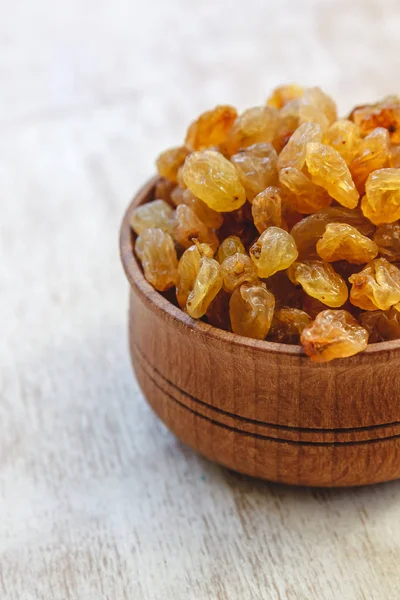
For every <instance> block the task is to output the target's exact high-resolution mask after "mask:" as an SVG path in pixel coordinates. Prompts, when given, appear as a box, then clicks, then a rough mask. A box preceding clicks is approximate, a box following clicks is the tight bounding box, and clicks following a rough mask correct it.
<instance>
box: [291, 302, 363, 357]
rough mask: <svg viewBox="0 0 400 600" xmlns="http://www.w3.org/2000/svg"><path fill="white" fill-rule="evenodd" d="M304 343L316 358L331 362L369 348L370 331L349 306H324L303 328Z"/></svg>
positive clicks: (309, 354)
mask: <svg viewBox="0 0 400 600" xmlns="http://www.w3.org/2000/svg"><path fill="white" fill-rule="evenodd" d="M301 343H302V344H303V347H304V351H305V353H306V354H308V356H310V357H311V360H312V361H313V362H327V361H329V360H333V359H334V358H346V357H348V356H353V355H354V354H357V353H358V352H362V351H363V350H365V348H366V347H367V345H368V331H367V330H366V329H364V327H362V326H361V325H360V324H359V323H358V322H357V321H356V319H355V318H354V317H353V316H352V315H351V314H350V313H349V312H347V311H346V310H324V311H322V312H320V313H319V314H318V315H317V316H316V318H315V321H313V322H312V323H311V325H308V326H307V327H306V328H305V329H304V330H303V333H302V334H301Z"/></svg>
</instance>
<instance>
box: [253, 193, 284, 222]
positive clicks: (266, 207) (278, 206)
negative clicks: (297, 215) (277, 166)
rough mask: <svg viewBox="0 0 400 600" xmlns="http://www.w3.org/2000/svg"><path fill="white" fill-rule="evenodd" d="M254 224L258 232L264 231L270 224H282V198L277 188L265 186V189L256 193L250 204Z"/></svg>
mask: <svg viewBox="0 0 400 600" xmlns="http://www.w3.org/2000/svg"><path fill="white" fill-rule="evenodd" d="M251 213H252V215H253V220H254V225H255V226H256V227H257V230H258V232H259V233H262V232H263V231H265V230H266V229H267V228H268V227H271V225H273V226H275V227H281V226H282V200H281V196H280V194H279V188H276V187H267V189H266V190H264V191H263V192H260V193H259V194H257V196H256V197H255V198H254V200H253V202H252V205H251Z"/></svg>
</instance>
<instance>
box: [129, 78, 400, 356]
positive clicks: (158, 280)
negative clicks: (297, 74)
mask: <svg viewBox="0 0 400 600" xmlns="http://www.w3.org/2000/svg"><path fill="white" fill-rule="evenodd" d="M157 168H158V171H159V173H160V175H161V177H160V178H159V181H158V182H157V183H156V184H155V187H154V193H153V194H152V195H151V194H149V198H150V197H152V198H153V200H152V201H149V202H148V203H147V204H145V205H142V206H140V207H139V208H137V209H135V210H134V211H133V212H132V214H131V227H132V230H133V232H134V234H138V237H137V240H136V244H135V248H136V254H137V256H138V258H139V259H140V260H141V262H142V265H143V270H144V274H145V277H146V278H147V279H148V280H149V281H150V282H151V283H152V284H153V285H154V287H155V288H156V289H159V290H160V291H165V290H169V289H170V288H173V287H176V292H174V291H170V292H167V293H166V294H164V296H165V298H166V299H168V300H171V301H174V299H175V298H174V294H176V299H177V302H178V304H179V306H180V307H181V308H182V309H183V310H185V311H186V312H188V314H189V315H191V316H192V317H194V318H203V319H204V321H206V322H207V323H209V324H211V325H214V326H215V327H220V328H223V329H226V330H230V329H232V330H233V331H234V332H235V333H239V334H241V335H247V336H250V337H254V338H258V339H265V338H266V336H268V337H267V339H269V340H273V341H275V342H281V343H298V342H299V336H301V338H302V342H303V344H304V346H305V350H306V352H307V353H308V354H310V356H311V358H312V360H315V361H324V360H331V359H332V358H338V357H344V356H350V355H351V354H354V353H355V352H358V351H361V350H363V349H364V348H365V345H366V343H367V337H368V333H369V334H370V342H378V341H382V340H387V339H400V99H399V98H397V97H394V96H391V97H388V98H385V99H384V100H383V101H381V102H379V103H377V104H371V105H365V106H362V107H360V106H359V107H356V108H355V109H354V110H353V112H352V113H351V115H350V116H349V118H348V119H340V120H338V118H337V111H336V105H335V103H334V102H333V100H332V99H331V98H330V97H329V96H327V95H326V94H325V93H324V92H322V90H320V89H319V88H316V87H314V88H306V89H303V88H301V87H300V86H296V85H294V84H290V85H287V86H281V87H279V88H277V89H276V90H275V91H274V92H273V94H272V95H271V96H270V98H269V99H268V101H267V105H266V106H256V107H253V108H250V109H248V110H246V111H244V112H243V113H242V114H240V115H239V116H238V115H237V113H236V110H235V109H234V108H233V107H231V106H217V107H216V108H214V109H212V110H209V111H206V112H204V113H203V114H201V115H200V116H199V117H198V118H197V119H196V120H195V121H194V122H193V123H192V124H191V125H190V127H189V129H188V132H187V135H186V139H185V143H184V145H182V146H178V147H175V148H170V149H169V150H167V151H166V152H163V153H162V154H161V155H160V156H159V158H158V160H157ZM360 197H361V202H360V206H359V200H360ZM289 232H290V233H289ZM132 239H133V240H134V239H135V235H133V236H132ZM185 248H186V250H185V251H184V249H185ZM177 252H178V253H179V255H180V254H181V253H182V252H183V253H182V256H181V259H180V261H179V264H178V259H177V254H176V253H177ZM214 253H216V258H215V259H214V258H213V255H214ZM378 255H380V256H381V258H377V256H378ZM349 290H350V299H349ZM327 306H328V307H331V308H339V307H341V310H326V307H327ZM274 311H275V315H274ZM311 319H315V321H313V322H310V320H311ZM355 319H357V321H355ZM271 323H272V324H271ZM360 323H361V324H360Z"/></svg>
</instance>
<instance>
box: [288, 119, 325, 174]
mask: <svg viewBox="0 0 400 600" xmlns="http://www.w3.org/2000/svg"><path fill="white" fill-rule="evenodd" d="M321 139H322V130H321V127H320V126H319V125H318V124H317V123H303V124H302V125H300V127H298V129H296V131H295V132H294V133H293V135H292V136H291V137H290V139H289V141H288V143H287V144H286V146H285V147H284V148H283V149H282V151H281V153H280V154H279V159H278V169H284V168H286V167H293V168H295V169H298V170H299V171H301V169H302V168H303V167H304V163H305V162H306V150H307V144H308V143H310V142H320V141H321Z"/></svg>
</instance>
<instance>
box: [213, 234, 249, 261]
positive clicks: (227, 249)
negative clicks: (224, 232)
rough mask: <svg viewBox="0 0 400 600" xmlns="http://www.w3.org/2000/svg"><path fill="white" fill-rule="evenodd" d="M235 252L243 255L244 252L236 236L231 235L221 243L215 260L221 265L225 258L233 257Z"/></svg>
mask: <svg viewBox="0 0 400 600" xmlns="http://www.w3.org/2000/svg"><path fill="white" fill-rule="evenodd" d="M237 252H240V253H242V254H245V253H246V250H245V248H244V246H243V244H242V242H241V239H240V238H239V237H238V236H237V235H231V236H229V237H227V238H225V239H224V240H223V241H222V242H221V244H220V246H219V248H218V252H217V260H218V262H219V263H222V262H223V261H224V260H225V258H227V257H228V256H233V255H234V254H236V253H237Z"/></svg>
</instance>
